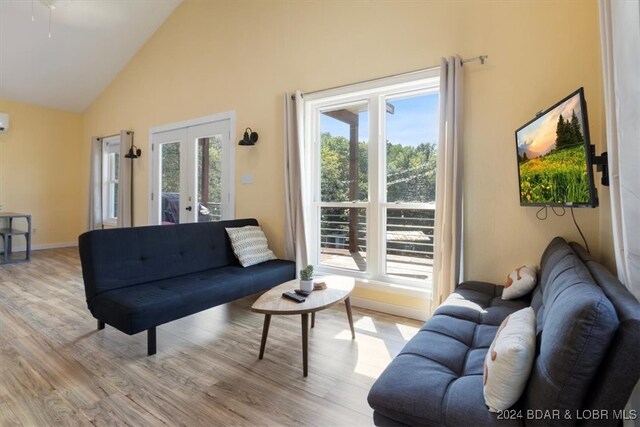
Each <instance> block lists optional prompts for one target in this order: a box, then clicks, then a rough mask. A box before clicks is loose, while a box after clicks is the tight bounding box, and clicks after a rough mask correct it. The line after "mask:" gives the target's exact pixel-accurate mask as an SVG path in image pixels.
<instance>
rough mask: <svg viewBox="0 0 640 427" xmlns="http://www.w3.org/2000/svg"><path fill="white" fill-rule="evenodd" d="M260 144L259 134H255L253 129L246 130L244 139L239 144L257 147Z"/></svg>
mask: <svg viewBox="0 0 640 427" xmlns="http://www.w3.org/2000/svg"><path fill="white" fill-rule="evenodd" d="M256 142H258V132H254V131H252V130H251V128H246V129H245V130H244V137H243V138H242V139H241V140H240V142H238V145H256Z"/></svg>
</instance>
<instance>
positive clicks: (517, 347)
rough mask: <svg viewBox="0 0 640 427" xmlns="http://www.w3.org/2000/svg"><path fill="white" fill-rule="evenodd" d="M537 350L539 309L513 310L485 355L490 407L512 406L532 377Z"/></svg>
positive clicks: (494, 408)
mask: <svg viewBox="0 0 640 427" xmlns="http://www.w3.org/2000/svg"><path fill="white" fill-rule="evenodd" d="M535 352H536V313H535V311H533V309H532V308H531V307H527V308H523V309H522V310H518V311H516V312H515V313H511V314H510V315H509V316H508V317H507V318H506V319H504V321H503V322H502V324H501V325H500V328H499V329H498V332H497V333H496V336H495V338H494V339H493V342H492V343H491V347H489V351H488V352H487V356H486V357H485V359H484V374H483V381H484V389H483V392H484V401H485V403H486V404H487V406H488V407H489V411H491V412H498V411H503V410H505V409H508V408H510V407H511V406H512V405H513V404H514V403H516V402H517V401H518V399H520V396H521V395H522V392H523V391H524V388H525V387H526V385H527V381H528V380H529V375H530V374H531V368H532V367H533V359H534V358H535Z"/></svg>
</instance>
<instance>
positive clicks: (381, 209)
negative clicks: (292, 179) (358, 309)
mask: <svg viewBox="0 0 640 427" xmlns="http://www.w3.org/2000/svg"><path fill="white" fill-rule="evenodd" d="M438 92H439V75H438V72H437V71H426V72H422V73H419V74H414V75H412V76H410V77H409V76H402V77H397V78H391V79H384V80H380V81H377V82H367V83H364V84H358V85H353V86H350V87H343V88H340V89H335V90H330V91H325V92H318V93H315V94H311V95H307V96H306V97H305V101H306V123H305V128H306V130H307V133H306V135H305V141H306V144H307V147H308V152H309V153H310V155H309V158H308V159H307V162H308V163H307V165H308V166H309V171H310V172H311V176H312V179H311V182H310V183H309V188H308V193H307V194H311V195H312V200H311V212H310V221H309V223H310V230H309V236H310V241H311V242H313V243H312V244H311V260H312V262H313V263H314V264H316V266H317V269H318V270H319V271H324V272H328V273H339V274H348V275H353V276H356V277H362V278H367V279H371V280H374V281H380V282H386V283H397V284H404V285H410V286H419V287H423V288H427V284H428V283H430V281H431V278H432V267H433V251H434V247H433V237H434V232H433V231H434V218H435V216H434V212H435V186H436V182H435V179H436V157H437V156H436V154H437V141H438Z"/></svg>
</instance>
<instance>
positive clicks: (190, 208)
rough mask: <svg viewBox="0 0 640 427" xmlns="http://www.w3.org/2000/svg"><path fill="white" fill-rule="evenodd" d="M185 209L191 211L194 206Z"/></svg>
mask: <svg viewBox="0 0 640 427" xmlns="http://www.w3.org/2000/svg"><path fill="white" fill-rule="evenodd" d="M185 209H186V210H188V211H189V212H191V210H192V209H193V208H192V207H191V206H187V207H186V208H185Z"/></svg>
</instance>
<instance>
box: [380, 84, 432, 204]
mask: <svg viewBox="0 0 640 427" xmlns="http://www.w3.org/2000/svg"><path fill="white" fill-rule="evenodd" d="M438 96H439V95H438V94H437V93H430V94H423V95H417V96H416V95H414V96H406V97H403V98H387V101H386V137H387V146H386V148H387V150H386V160H387V161H386V164H387V170H386V177H387V178H386V179H387V186H386V187H387V194H386V195H387V202H389V203H428V202H433V201H435V199H436V157H437V156H436V151H437V143H438Z"/></svg>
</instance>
